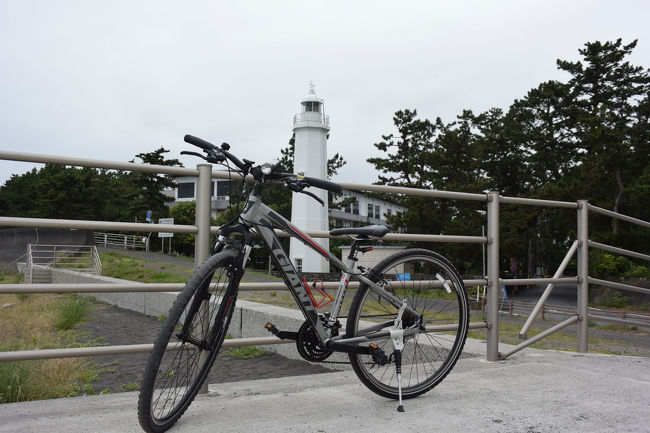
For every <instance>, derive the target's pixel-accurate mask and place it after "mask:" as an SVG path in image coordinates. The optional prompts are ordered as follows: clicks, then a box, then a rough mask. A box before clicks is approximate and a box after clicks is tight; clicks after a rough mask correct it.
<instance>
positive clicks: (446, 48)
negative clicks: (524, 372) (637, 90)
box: [0, 0, 650, 184]
mask: <svg viewBox="0 0 650 433" xmlns="http://www.w3.org/2000/svg"><path fill="white" fill-rule="evenodd" d="M649 12H650V2H648V1H647V0H646V1H621V0H619V1H616V2H614V1H611V0H610V1H595V0H590V1H573V0H572V1H566V0H565V1H549V0H544V1H521V0H518V1H445V2H443V1H437V2H434V1H417V2H416V1H399V2H398V1H392V2H385V1H349V0H348V1H320V2H314V1H307V0H302V1H296V2H288V1H241V2H217V1H182V2H181V1H160V0H156V1H133V0H130V1H116V0H110V1H61V0H57V1H50V0H47V1H32V0H20V1H9V0H0V149H1V150H10V151H22V152H30V153H42V154H56V155H62V156H78V157H83V158H98V159H107V160H115V161H128V160H130V159H133V157H134V155H135V154H136V153H140V152H149V151H152V150H155V149H157V148H158V147H160V146H163V147H165V148H166V149H169V150H171V153H170V154H168V155H169V156H170V157H178V156H179V155H178V154H179V152H180V151H181V150H183V149H188V148H189V147H191V146H189V145H186V144H184V143H183V136H184V135H185V134H186V133H190V134H193V135H196V136H199V137H202V138H205V139H206V140H208V141H212V142H214V143H220V142H222V141H227V142H229V143H230V144H231V146H232V151H233V152H234V153H235V154H236V155H238V156H240V157H243V158H248V159H252V160H255V161H257V162H264V161H270V160H272V159H273V158H276V157H277V156H279V154H280V149H281V148H283V147H286V145H287V142H288V140H289V138H290V137H291V134H292V119H293V115H294V114H295V113H297V112H298V111H299V101H300V99H301V98H302V97H303V96H304V95H305V94H306V93H307V90H308V83H309V81H310V80H313V81H314V82H315V83H316V92H317V93H318V95H319V96H320V97H321V98H323V99H324V101H325V111H326V113H327V114H328V115H329V116H330V124H331V131H330V139H329V142H328V153H329V154H330V155H333V154H334V153H335V152H339V153H340V154H342V155H343V157H344V158H345V159H346V160H347V161H348V164H347V165H346V166H345V167H344V168H343V169H341V170H340V173H339V175H338V177H337V179H339V180H341V181H348V182H359V183H371V182H373V181H375V180H376V179H377V177H376V174H375V173H374V171H373V169H372V167H371V166H370V165H369V164H367V163H366V162H365V160H366V158H368V157H370V156H374V155H376V154H377V151H376V149H375V148H374V146H373V143H375V142H377V141H380V140H381V135H382V134H386V133H390V132H392V131H393V127H392V126H393V125H392V115H393V113H394V112H395V111H397V110H399V109H403V108H411V109H413V108H415V109H417V110H418V113H419V114H420V116H421V117H426V118H430V119H435V117H437V116H440V117H441V118H442V119H443V120H444V121H445V122H449V121H452V120H453V119H454V118H455V116H456V115H457V114H459V113H460V112H461V110H462V109H465V108H467V109H472V110H474V111H475V112H481V111H484V110H487V109H489V108H490V107H501V108H507V107H508V106H509V105H510V104H511V103H512V102H513V100H514V99H515V98H521V97H523V96H525V95H526V93H527V91H528V90H530V89H531V88H532V87H536V86H537V85H538V84H539V83H541V82H542V81H546V80H550V79H558V80H566V79H567V76H566V75H565V74H564V73H561V72H559V71H557V68H556V63H555V61H556V59H557V58H561V59H570V60H576V59H578V49H579V48H581V47H582V46H583V45H584V43H585V42H588V41H595V40H600V41H603V42H604V41H607V40H615V39H616V38H619V37H620V38H623V41H624V42H625V43H629V42H630V41H632V40H634V39H639V44H638V46H637V48H636V50H635V52H634V54H633V56H632V58H631V61H632V63H634V64H636V65H640V66H643V67H646V68H647V67H649V66H650V24H649V18H650V13H649ZM181 160H182V161H183V162H184V164H185V165H186V166H194V165H195V164H196V163H197V161H196V159H191V158H187V157H183V158H181ZM33 166H34V164H27V163H22V162H8V161H0V184H3V183H4V182H5V181H6V180H7V179H8V178H9V177H10V176H11V174H14V173H15V174H20V173H23V172H25V171H27V170H29V169H31V168H32V167H33Z"/></svg>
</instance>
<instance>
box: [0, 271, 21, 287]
mask: <svg viewBox="0 0 650 433" xmlns="http://www.w3.org/2000/svg"><path fill="white" fill-rule="evenodd" d="M22 282H23V275H22V274H18V273H15V272H8V271H0V284H20V283H22Z"/></svg>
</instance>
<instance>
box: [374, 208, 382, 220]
mask: <svg viewBox="0 0 650 433" xmlns="http://www.w3.org/2000/svg"><path fill="white" fill-rule="evenodd" d="M375 218H377V219H379V218H381V215H379V206H377V205H375Z"/></svg>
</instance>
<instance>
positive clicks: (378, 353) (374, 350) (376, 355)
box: [368, 343, 390, 365]
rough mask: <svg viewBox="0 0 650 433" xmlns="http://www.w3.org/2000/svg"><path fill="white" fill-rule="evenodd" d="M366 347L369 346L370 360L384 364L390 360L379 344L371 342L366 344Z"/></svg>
mask: <svg viewBox="0 0 650 433" xmlns="http://www.w3.org/2000/svg"><path fill="white" fill-rule="evenodd" d="M368 347H369V348H370V355H371V356H372V360H373V361H374V362H375V364H378V365H386V364H388V363H389V362H390V361H389V359H388V356H386V352H384V351H383V349H381V348H380V347H379V346H377V345H376V344H374V343H371V344H369V345H368Z"/></svg>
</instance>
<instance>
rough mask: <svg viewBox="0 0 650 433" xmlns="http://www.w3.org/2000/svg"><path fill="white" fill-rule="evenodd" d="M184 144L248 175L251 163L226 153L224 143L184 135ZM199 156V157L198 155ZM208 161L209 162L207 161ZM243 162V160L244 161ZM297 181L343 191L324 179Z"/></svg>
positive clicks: (338, 191) (307, 178)
mask: <svg viewBox="0 0 650 433" xmlns="http://www.w3.org/2000/svg"><path fill="white" fill-rule="evenodd" d="M184 140H185V142H186V143H189V144H193V145H194V146H196V147H200V148H201V149H203V150H204V151H205V152H206V153H207V154H208V158H210V157H213V158H215V159H217V158H219V157H221V158H223V157H226V158H228V159H229V160H230V161H232V163H233V164H235V165H236V166H237V168H239V169H240V170H242V171H243V172H244V174H248V172H249V171H250V169H251V165H252V162H251V161H247V163H243V162H241V161H240V160H239V158H237V157H236V156H235V155H233V154H232V153H230V152H228V150H227V149H228V148H229V146H228V145H226V144H225V143H224V145H222V146H221V148H219V147H217V146H215V145H214V144H212V143H210V142H208V141H205V140H203V139H201V138H199V137H195V136H193V135H189V134H187V135H185V138H184ZM199 156H200V155H199ZM208 161H210V160H209V159H208ZM244 161H245V160H244ZM282 176H295V175H290V174H288V173H283V174H282ZM298 179H300V180H302V181H304V182H305V183H307V184H309V186H313V187H316V188H320V189H325V190H328V191H332V192H336V193H340V192H341V191H343V187H342V186H341V185H339V184H337V183H334V182H330V181H329V180H324V179H318V178H315V177H303V176H298Z"/></svg>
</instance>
